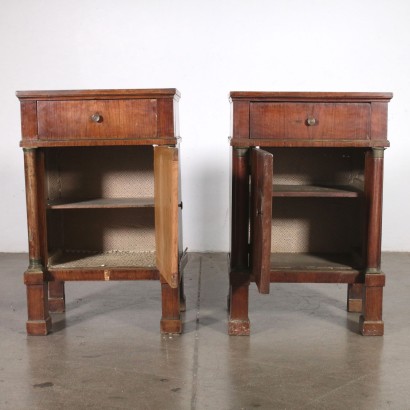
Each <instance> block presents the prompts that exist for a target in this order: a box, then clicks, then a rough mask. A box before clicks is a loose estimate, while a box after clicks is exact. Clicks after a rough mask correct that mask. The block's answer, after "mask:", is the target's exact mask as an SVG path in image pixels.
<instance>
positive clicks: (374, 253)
mask: <svg viewBox="0 0 410 410" xmlns="http://www.w3.org/2000/svg"><path fill="white" fill-rule="evenodd" d="M383 153H384V150H383V149H382V148H374V149H372V150H370V151H368V152H367V154H366V163H365V197H366V206H367V212H368V224H367V249H366V250H367V255H366V259H367V269H366V273H365V283H364V290H363V307H362V316H361V317H360V331H361V333H362V334H363V335H366V336H381V335H383V333H384V324H383V320H382V304H383V287H384V284H385V276H384V274H383V273H382V272H381V270H380V268H381V266H380V265H381V227H382V195H383Z"/></svg>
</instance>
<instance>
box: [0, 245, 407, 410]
mask: <svg viewBox="0 0 410 410" xmlns="http://www.w3.org/2000/svg"><path fill="white" fill-rule="evenodd" d="M383 258H384V259H383V267H384V271H385V272H386V276H387V286H386V288H385V299H384V320H385V336H384V337H363V336H360V335H359V334H358V319H359V317H358V314H354V313H346V310H345V299H346V286H345V285H344V286H342V285H311V284H309V285H306V284H279V285H273V286H272V287H271V294H270V295H259V294H258V293H257V291H256V289H255V286H254V285H252V286H251V293H250V319H251V323H252V327H251V328H252V335H251V336H250V337H228V336H227V334H226V328H227V312H226V294H227V257H226V255H224V254H191V255H190V260H189V263H188V265H187V268H186V271H185V275H186V276H185V278H186V279H185V283H186V296H187V312H186V313H185V315H184V321H185V333H184V334H183V335H182V336H161V335H160V333H159V320H160V291H159V283H158V282H115V283H114V282H111V283H100V282H94V283H92V282H85V283H81V282H76V283H68V284H67V286H66V294H67V312H66V314H58V315H53V321H54V331H53V333H52V334H50V335H49V336H47V337H27V336H26V334H25V320H26V304H25V303H26V302H25V287H24V285H23V283H22V273H23V271H24V269H25V267H26V264H27V255H24V254H1V255H0V274H1V290H0V409H13V410H14V409H150V410H151V409H178V410H184V409H212V410H219V409H223V410H225V409H227V410H228V409H372V410H374V409H410V302H409V295H410V272H409V271H408V266H409V263H410V254H405V253H401V254H398V253H387V254H384V255H383Z"/></svg>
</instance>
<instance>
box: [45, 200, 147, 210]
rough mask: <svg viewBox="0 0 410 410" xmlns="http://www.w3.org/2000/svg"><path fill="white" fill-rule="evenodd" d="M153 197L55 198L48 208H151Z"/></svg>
mask: <svg viewBox="0 0 410 410" xmlns="http://www.w3.org/2000/svg"><path fill="white" fill-rule="evenodd" d="M152 207H154V198H153V197H146V198H95V199H78V200H73V199H57V200H53V201H49V203H48V204H47V208H48V209H101V208H102V209H104V208H152Z"/></svg>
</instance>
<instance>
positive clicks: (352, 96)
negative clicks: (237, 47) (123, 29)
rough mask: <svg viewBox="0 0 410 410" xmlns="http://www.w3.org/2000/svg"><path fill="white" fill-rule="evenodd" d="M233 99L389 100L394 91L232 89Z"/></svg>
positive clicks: (296, 100) (300, 100) (292, 100)
mask: <svg viewBox="0 0 410 410" xmlns="http://www.w3.org/2000/svg"><path fill="white" fill-rule="evenodd" d="M229 96H230V98H231V100H249V101H277V102H281V101H290V102H296V103H301V102H319V103H323V102H329V101H338V102H343V103H347V102H352V103H355V102H368V101H384V102H389V101H390V100H391V99H392V98H393V94H392V93H385V92H371V93H368V92H364V93H363V92H305V91H303V92H298V91H296V92H282V91H273V92H272V91H231V92H230V94H229Z"/></svg>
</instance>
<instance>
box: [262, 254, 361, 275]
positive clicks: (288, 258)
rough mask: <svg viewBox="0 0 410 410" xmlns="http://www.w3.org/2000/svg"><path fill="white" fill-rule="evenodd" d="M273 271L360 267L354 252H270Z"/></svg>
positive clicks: (338, 269) (354, 268)
mask: <svg viewBox="0 0 410 410" xmlns="http://www.w3.org/2000/svg"><path fill="white" fill-rule="evenodd" d="M270 267H271V270H273V271H309V270H315V271H337V272H339V271H341V270H345V271H351V270H355V271H356V270H357V269H359V268H360V266H359V263H358V258H357V256H356V255H355V254H354V253H283V252H282V253H271V257H270Z"/></svg>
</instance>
